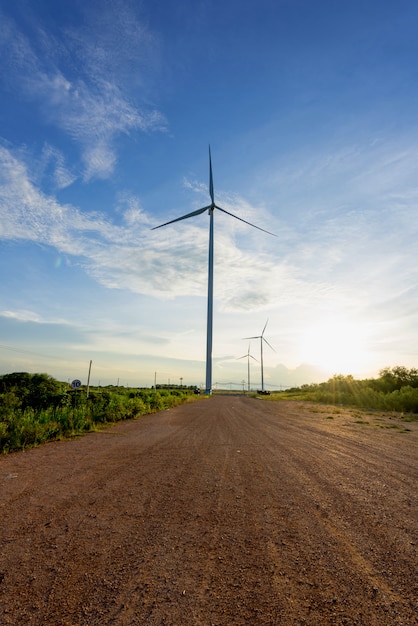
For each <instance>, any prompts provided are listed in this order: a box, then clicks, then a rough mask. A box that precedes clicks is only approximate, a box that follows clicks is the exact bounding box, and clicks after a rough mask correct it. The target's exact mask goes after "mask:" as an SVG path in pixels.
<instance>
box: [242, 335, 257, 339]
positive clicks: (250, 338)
mask: <svg viewBox="0 0 418 626" xmlns="http://www.w3.org/2000/svg"><path fill="white" fill-rule="evenodd" d="M243 339H261V335H257V336H256V337H243Z"/></svg>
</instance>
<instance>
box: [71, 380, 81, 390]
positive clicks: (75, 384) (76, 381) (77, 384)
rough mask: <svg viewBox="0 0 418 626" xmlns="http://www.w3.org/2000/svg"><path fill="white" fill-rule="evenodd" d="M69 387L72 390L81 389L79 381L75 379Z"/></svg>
mask: <svg viewBox="0 0 418 626" xmlns="http://www.w3.org/2000/svg"><path fill="white" fill-rule="evenodd" d="M71 387H72V388H73V389H79V388H80V387H81V380H78V379H77V378H76V379H75V380H73V381H72V383H71Z"/></svg>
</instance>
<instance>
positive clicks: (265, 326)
mask: <svg viewBox="0 0 418 626" xmlns="http://www.w3.org/2000/svg"><path fill="white" fill-rule="evenodd" d="M268 323H269V320H268V318H267V322H266V323H265V324H264V328H263V332H262V333H261V336H262V337H263V335H264V331H265V330H266V328H267V324H268Z"/></svg>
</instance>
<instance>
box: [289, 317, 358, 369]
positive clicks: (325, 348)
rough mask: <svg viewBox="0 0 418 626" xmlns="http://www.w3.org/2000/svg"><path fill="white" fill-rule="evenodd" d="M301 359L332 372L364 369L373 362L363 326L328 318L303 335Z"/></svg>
mask: <svg viewBox="0 0 418 626" xmlns="http://www.w3.org/2000/svg"><path fill="white" fill-rule="evenodd" d="M300 351H301V358H302V361H303V362H304V363H309V364H312V365H317V366H318V367H320V368H321V369H324V370H326V371H329V372H331V373H332V374H353V375H354V374H356V373H359V372H362V371H363V370H364V369H365V367H366V366H367V363H368V361H369V358H368V356H369V355H368V354H367V351H366V347H365V337H364V333H363V331H362V329H361V328H360V327H359V326H355V325H353V324H350V323H343V322H334V321H328V322H327V321H324V322H321V323H319V324H317V325H315V326H312V327H311V328H309V329H307V330H306V332H305V333H304V334H303V336H302V338H301V346H300Z"/></svg>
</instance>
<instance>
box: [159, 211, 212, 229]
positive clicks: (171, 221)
mask: <svg viewBox="0 0 418 626" xmlns="http://www.w3.org/2000/svg"><path fill="white" fill-rule="evenodd" d="M210 208H211V207H210V206H204V207H203V208H202V209H198V210H197V211H192V212H191V213H187V215H182V217H176V219H175V220H170V221H169V222H165V223H164V224H160V225H159V226H154V228H151V230H156V229H157V228H162V227H163V226H167V225H168V224H174V222H180V221H181V220H187V218H189V217H194V216H195V215H200V214H201V213H204V212H205V211H207V210H208V209H210Z"/></svg>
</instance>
